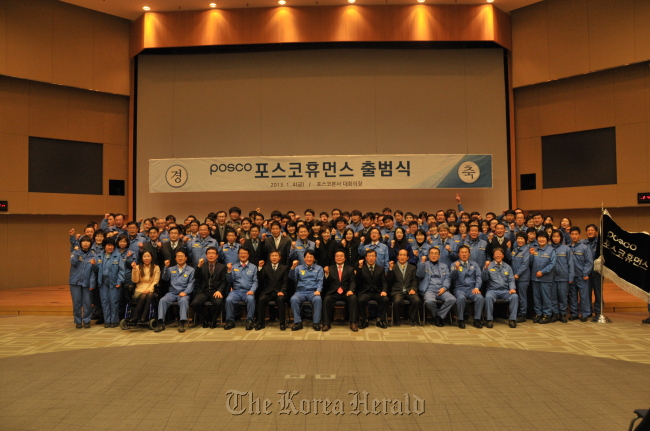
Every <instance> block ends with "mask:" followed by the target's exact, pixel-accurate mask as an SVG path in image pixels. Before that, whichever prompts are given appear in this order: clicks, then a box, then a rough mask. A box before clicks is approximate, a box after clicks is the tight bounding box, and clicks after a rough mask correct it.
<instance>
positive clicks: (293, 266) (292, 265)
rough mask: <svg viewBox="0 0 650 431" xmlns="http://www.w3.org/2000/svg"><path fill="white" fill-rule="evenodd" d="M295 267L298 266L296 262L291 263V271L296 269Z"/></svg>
mask: <svg viewBox="0 0 650 431" xmlns="http://www.w3.org/2000/svg"><path fill="white" fill-rule="evenodd" d="M296 266H298V261H297V260H294V261H293V263H292V264H291V269H296Z"/></svg>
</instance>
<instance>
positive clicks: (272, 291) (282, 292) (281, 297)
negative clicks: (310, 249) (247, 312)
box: [251, 228, 289, 331]
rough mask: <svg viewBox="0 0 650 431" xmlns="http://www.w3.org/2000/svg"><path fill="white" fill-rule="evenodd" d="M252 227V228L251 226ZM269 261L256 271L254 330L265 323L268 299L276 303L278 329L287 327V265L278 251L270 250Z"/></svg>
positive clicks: (257, 329) (260, 327) (262, 326)
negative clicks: (278, 320)
mask: <svg viewBox="0 0 650 431" xmlns="http://www.w3.org/2000/svg"><path fill="white" fill-rule="evenodd" d="M251 229H252V228H251ZM269 259H270V262H267V263H266V264H265V265H264V266H263V267H261V268H260V269H259V271H258V272H257V282H258V283H259V285H260V286H261V287H260V288H258V292H259V297H258V299H257V307H256V309H257V325H255V330H256V331H259V330H260V329H263V328H264V327H265V326H266V325H265V324H264V320H265V318H266V306H267V305H268V304H269V302H270V301H275V303H276V304H277V305H278V313H279V314H280V330H281V331H284V330H286V329H287V321H286V314H285V300H286V296H287V275H288V272H289V271H288V267H287V266H286V265H282V264H281V263H280V253H279V252H278V251H275V250H274V251H272V252H271V254H270V256H269Z"/></svg>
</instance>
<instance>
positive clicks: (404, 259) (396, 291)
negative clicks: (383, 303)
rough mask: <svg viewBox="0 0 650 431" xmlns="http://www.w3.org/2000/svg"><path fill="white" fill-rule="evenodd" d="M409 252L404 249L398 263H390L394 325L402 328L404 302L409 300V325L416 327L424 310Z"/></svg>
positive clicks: (389, 272) (389, 279)
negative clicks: (420, 312) (409, 262)
mask: <svg viewBox="0 0 650 431" xmlns="http://www.w3.org/2000/svg"><path fill="white" fill-rule="evenodd" d="M408 260H409V255H408V251H407V250H405V249H402V250H400V251H399V252H398V254H397V263H396V264H394V263H393V262H391V263H390V270H389V271H388V274H387V276H388V283H389V284H390V285H391V289H390V297H391V301H393V319H394V320H393V325H394V326H400V324H401V322H400V319H401V317H402V301H404V300H405V299H407V300H408V301H409V302H410V303H411V305H410V307H409V325H411V326H415V322H416V321H417V316H418V311H419V310H420V308H422V301H421V300H420V297H419V296H418V279H417V277H416V276H415V267H414V266H413V265H409V264H408Z"/></svg>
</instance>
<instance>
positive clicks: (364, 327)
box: [359, 319, 368, 329]
mask: <svg viewBox="0 0 650 431" xmlns="http://www.w3.org/2000/svg"><path fill="white" fill-rule="evenodd" d="M367 327H368V319H366V320H364V321H363V322H361V324H360V325H359V329H366V328H367Z"/></svg>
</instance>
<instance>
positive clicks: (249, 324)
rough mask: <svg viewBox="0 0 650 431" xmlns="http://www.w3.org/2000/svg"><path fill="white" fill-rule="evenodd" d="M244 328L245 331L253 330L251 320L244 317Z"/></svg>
mask: <svg viewBox="0 0 650 431" xmlns="http://www.w3.org/2000/svg"><path fill="white" fill-rule="evenodd" d="M246 330H247V331H252V330H253V320H252V319H246Z"/></svg>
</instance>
